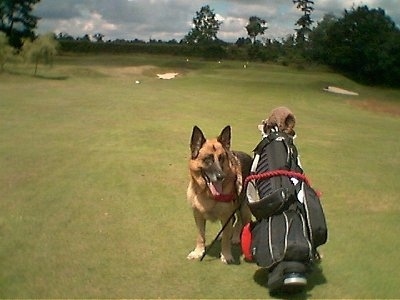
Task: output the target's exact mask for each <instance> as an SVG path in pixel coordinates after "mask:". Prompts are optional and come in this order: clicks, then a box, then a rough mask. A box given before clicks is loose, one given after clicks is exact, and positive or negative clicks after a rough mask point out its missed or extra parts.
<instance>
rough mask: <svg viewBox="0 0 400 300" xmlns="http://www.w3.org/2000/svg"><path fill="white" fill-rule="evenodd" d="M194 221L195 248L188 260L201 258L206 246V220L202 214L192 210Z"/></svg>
mask: <svg viewBox="0 0 400 300" xmlns="http://www.w3.org/2000/svg"><path fill="white" fill-rule="evenodd" d="M193 216H194V221H195V223H196V227H197V231H198V233H197V239H196V248H195V249H194V250H193V251H192V252H190V253H189V255H188V256H187V258H188V259H199V258H201V257H202V256H203V253H204V251H205V245H206V220H205V219H204V217H203V216H202V214H201V213H200V212H199V211H198V210H197V209H196V208H194V209H193Z"/></svg>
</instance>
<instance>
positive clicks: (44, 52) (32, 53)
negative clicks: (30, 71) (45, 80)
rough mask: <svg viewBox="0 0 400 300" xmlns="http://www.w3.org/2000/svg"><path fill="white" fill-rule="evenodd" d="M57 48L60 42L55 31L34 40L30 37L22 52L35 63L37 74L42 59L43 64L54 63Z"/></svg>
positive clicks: (35, 72)
mask: <svg viewBox="0 0 400 300" xmlns="http://www.w3.org/2000/svg"><path fill="white" fill-rule="evenodd" d="M57 48H58V42H57V41H56V39H55V36H54V34H53V33H48V34H46V35H42V36H39V37H38V38H37V39H35V40H34V41H31V40H30V39H28V40H26V41H25V42H24V44H23V48H22V50H23V51H22V53H23V55H24V57H25V59H27V60H28V61H30V62H32V63H34V64H35V71H34V75H35V76H36V74H37V69H38V65H39V62H40V61H42V62H43V64H52V62H53V57H54V56H55V55H56V54H57Z"/></svg>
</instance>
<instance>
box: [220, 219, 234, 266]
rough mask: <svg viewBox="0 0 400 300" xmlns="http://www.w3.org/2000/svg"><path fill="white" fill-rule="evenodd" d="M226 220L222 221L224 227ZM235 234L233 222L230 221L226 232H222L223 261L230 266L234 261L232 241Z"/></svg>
mask: <svg viewBox="0 0 400 300" xmlns="http://www.w3.org/2000/svg"><path fill="white" fill-rule="evenodd" d="M226 221H227V219H225V220H221V224H222V226H223V225H224V224H225V222H226ZM232 233H233V220H232V219H231V220H229V223H228V224H227V225H226V227H225V229H224V231H222V239H221V261H222V262H223V263H226V264H230V263H232V262H233V261H234V259H233V256H232V251H231V247H232V245H231V239H232Z"/></svg>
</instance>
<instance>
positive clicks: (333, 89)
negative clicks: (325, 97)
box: [324, 86, 358, 96]
mask: <svg viewBox="0 0 400 300" xmlns="http://www.w3.org/2000/svg"><path fill="white" fill-rule="evenodd" d="M324 91H327V92H330V93H335V94H342V95H351V96H358V93H356V92H352V91H348V90H345V89H341V88H338V87H335V86H327V87H326V88H324Z"/></svg>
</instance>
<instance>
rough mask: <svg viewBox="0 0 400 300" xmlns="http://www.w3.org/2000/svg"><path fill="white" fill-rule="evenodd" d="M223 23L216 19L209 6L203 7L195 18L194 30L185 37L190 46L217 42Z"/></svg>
mask: <svg viewBox="0 0 400 300" xmlns="http://www.w3.org/2000/svg"><path fill="white" fill-rule="evenodd" d="M221 24H222V22H221V21H218V20H217V19H216V16H215V13H214V10H213V9H211V8H210V6H209V5H205V6H203V7H202V8H201V9H200V11H197V12H196V17H194V18H193V28H192V29H191V30H190V31H189V33H188V34H187V35H186V36H185V38H184V41H185V42H187V43H189V44H207V43H210V42H213V41H216V40H217V33H218V31H219V28H220V26H221Z"/></svg>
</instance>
